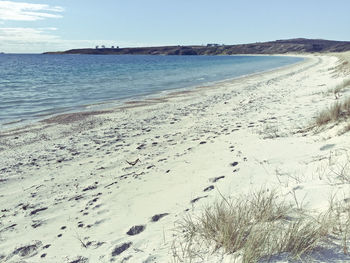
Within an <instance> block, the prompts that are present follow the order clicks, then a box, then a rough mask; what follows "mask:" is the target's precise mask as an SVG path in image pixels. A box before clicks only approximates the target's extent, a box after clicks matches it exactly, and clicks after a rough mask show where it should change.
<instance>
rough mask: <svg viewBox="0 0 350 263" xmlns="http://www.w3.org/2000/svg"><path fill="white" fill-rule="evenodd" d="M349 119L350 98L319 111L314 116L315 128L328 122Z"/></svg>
mask: <svg viewBox="0 0 350 263" xmlns="http://www.w3.org/2000/svg"><path fill="white" fill-rule="evenodd" d="M349 117H350V97H348V98H346V99H345V100H343V101H342V102H338V101H337V102H335V103H334V104H333V105H332V106H331V107H329V108H328V109H326V110H323V111H321V112H320V113H319V114H318V115H317V116H316V121H315V124H316V126H323V125H326V124H328V123H330V122H338V121H341V120H346V119H348V118H349Z"/></svg>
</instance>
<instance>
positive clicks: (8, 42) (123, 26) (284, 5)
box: [0, 0, 350, 53]
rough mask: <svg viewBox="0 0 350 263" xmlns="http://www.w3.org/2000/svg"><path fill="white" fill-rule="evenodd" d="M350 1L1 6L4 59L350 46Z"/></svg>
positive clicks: (123, 0) (98, 1) (40, 0)
mask: <svg viewBox="0 0 350 263" xmlns="http://www.w3.org/2000/svg"><path fill="white" fill-rule="evenodd" d="M349 10H350V1H349V0H332V1H330V0H293V1H292V0H249V1H248V0H215V1H214V0H211V1H209V0H176V1H175V0H173V1H168V0H20V1H17V0H12V1H11V0H8V1H3V0H0V52H6V53H41V52H45V51H62V50H67V49H72V48H94V47H95V46H96V45H99V46H101V45H105V46H106V47H110V46H112V45H114V46H119V47H136V46H162V45H202V44H207V43H220V44H227V45H229V44H242V43H254V42H264V41H271V40H277V39H289V38H298V37H303V38H321V39H331V40H344V41H350V30H349V26H350V15H349Z"/></svg>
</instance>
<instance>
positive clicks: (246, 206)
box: [173, 190, 332, 263]
mask: <svg viewBox="0 0 350 263" xmlns="http://www.w3.org/2000/svg"><path fill="white" fill-rule="evenodd" d="M331 228H332V223H331V217H330V216H329V215H328V214H325V215H321V216H318V217H317V218H314V217H311V216H308V215H306V214H305V213H304V212H302V211H301V210H300V209H295V208H294V207H293V206H292V205H291V204H288V203H286V202H284V201H283V200H280V199H279V198H278V195H277V194H276V193H275V192H273V191H263V190H261V191H258V192H256V193H253V194H250V195H246V196H242V197H240V198H238V199H236V200H233V201H232V200H231V201H230V200H227V199H225V198H223V200H222V201H220V202H215V203H214V204H212V205H210V206H208V207H206V208H205V209H204V211H203V213H202V214H201V215H199V216H198V217H187V218H186V219H184V220H183V221H182V222H181V224H180V225H179V231H180V232H181V233H183V234H184V239H185V244H188V245H186V246H183V247H186V249H187V250H186V251H185V252H186V253H184V251H183V250H182V258H181V260H179V262H192V259H193V258H192V257H193V256H196V255H198V254H200V253H198V248H200V247H203V245H205V246H206V249H208V248H212V252H216V251H217V250H219V249H220V250H223V251H224V253H227V254H234V255H235V256H239V257H240V258H241V259H242V262H243V263H250V262H258V261H259V260H260V259H264V258H267V259H268V258H270V257H271V256H273V255H275V254H279V253H288V254H289V255H291V256H292V257H300V256H301V255H304V254H305V253H308V252H310V251H312V249H314V248H315V247H316V246H318V245H319V244H320V243H321V242H322V241H323V240H324V239H325V238H326V237H327V235H328V234H329V233H330V231H331ZM173 254H174V257H178V258H179V254H178V253H176V251H173ZM186 256H188V258H187V260H186Z"/></svg>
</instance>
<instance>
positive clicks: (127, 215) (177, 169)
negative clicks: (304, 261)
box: [0, 55, 350, 262]
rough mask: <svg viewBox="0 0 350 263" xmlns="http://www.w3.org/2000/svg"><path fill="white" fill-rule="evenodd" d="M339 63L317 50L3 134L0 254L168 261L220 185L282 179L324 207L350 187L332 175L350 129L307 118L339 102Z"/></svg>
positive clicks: (231, 190)
mask: <svg viewBox="0 0 350 263" xmlns="http://www.w3.org/2000/svg"><path fill="white" fill-rule="evenodd" d="M338 65H339V60H338V58H337V57H334V56H330V55H329V56H321V55H320V56H316V55H315V56H309V57H307V58H306V60H305V61H304V62H303V63H300V64H297V65H294V66H290V67H287V68H283V69H279V70H275V71H272V72H268V73H264V74H256V75H253V76H248V77H244V78H240V79H237V80H234V81H229V82H221V83H218V84H216V85H213V86H210V87H201V88H197V89H196V90H195V91H190V92H174V93H173V94H169V95H167V96H165V97H163V98H159V99H151V100H145V101H138V102H134V103H129V104H126V105H124V106H123V107H121V108H118V109H111V110H109V111H106V112H91V113H78V114H65V115H60V116H57V117H54V118H51V119H49V120H46V121H44V122H40V123H36V124H34V125H32V126H28V127H24V128H21V129H17V130H12V131H7V132H2V133H0V155H1V157H0V158H1V159H0V208H1V214H0V219H1V220H0V262H172V249H171V247H172V245H173V244H174V243H173V242H174V240H175V239H176V238H177V232H176V231H174V230H175V225H176V222H178V220H181V219H182V218H183V217H184V216H186V215H191V214H194V213H197V212H198V211H201V209H202V208H203V207H204V206H205V205H206V204H208V203H212V202H213V201H214V200H217V199H219V198H220V194H223V195H225V196H238V195H239V194H241V193H246V192H250V191H253V190H254V189H260V188H261V187H266V188H268V189H278V191H279V192H280V193H281V194H282V195H284V196H285V198H287V199H288V198H289V199H291V200H293V199H294V197H296V198H297V199H298V200H299V201H300V202H301V201H303V203H304V204H305V206H306V207H307V209H310V210H312V209H315V210H320V211H322V210H323V209H325V208H326V207H327V202H328V199H329V196H330V195H331V194H332V193H333V194H334V193H335V194H336V195H338V196H340V198H350V192H349V186H348V184H344V183H337V184H333V183H330V180H331V179H332V178H331V177H332V173H331V172H330V170H331V168H334V167H333V165H336V164H337V163H338V164H339V162H341V161H343V160H345V156H346V153H347V151H348V150H349V149H350V148H349V147H350V133H345V134H342V135H338V133H339V130H341V127H340V126H336V127H333V128H328V129H324V130H315V129H307V127H310V124H311V123H312V122H313V120H314V117H315V116H316V115H317V113H318V112H319V111H321V110H323V109H324V108H325V107H327V106H329V105H330V104H331V103H333V102H334V101H335V98H334V96H333V95H332V93H330V92H328V90H329V89H331V88H334V87H335V85H337V84H339V83H340V82H341V81H342V80H343V78H344V74H339V72H338V71H336V67H337V66H338ZM342 96H344V97H345V96H346V92H345V93H343V94H342ZM330 178H331V179H330ZM334 180H336V178H335V179H334ZM322 253H323V252H320V254H319V255H318V257H317V258H315V261H316V262H349V260H350V258H349V257H346V256H345V255H343V254H342V253H341V249H340V248H339V247H337V246H335V247H333V248H332V250H331V251H330V250H327V253H324V254H322ZM320 255H321V256H320ZM231 259H232V258H231V257H230V255H224V256H222V257H221V259H218V258H217V257H216V256H215V255H207V256H206V259H205V260H204V261H202V262H221V261H222V262H231V261H230V260H231ZM323 259H324V260H325V261H322V260H323ZM317 260H318V261H317ZM279 262H284V261H279ZM285 262H287V261H285Z"/></svg>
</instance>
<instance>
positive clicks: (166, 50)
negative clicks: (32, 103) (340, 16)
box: [44, 38, 350, 55]
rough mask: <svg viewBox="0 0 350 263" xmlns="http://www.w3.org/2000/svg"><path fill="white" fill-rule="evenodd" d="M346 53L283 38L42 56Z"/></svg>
mask: <svg viewBox="0 0 350 263" xmlns="http://www.w3.org/2000/svg"><path fill="white" fill-rule="evenodd" d="M349 50H350V41H333V40H323V39H305V38H296V39H287V40H276V41H270V42H257V43H251V44H240V45H223V44H221V45H220V44H207V45H202V46H199V45H197V46H160V47H136V48H119V47H114V46H112V47H111V48H106V47H105V46H101V47H98V46H96V47H95V48H82V49H71V50H67V51H57V52H45V53H44V54H86V55H234V54H286V53H317V52H319V53H324V52H343V51H349Z"/></svg>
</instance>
